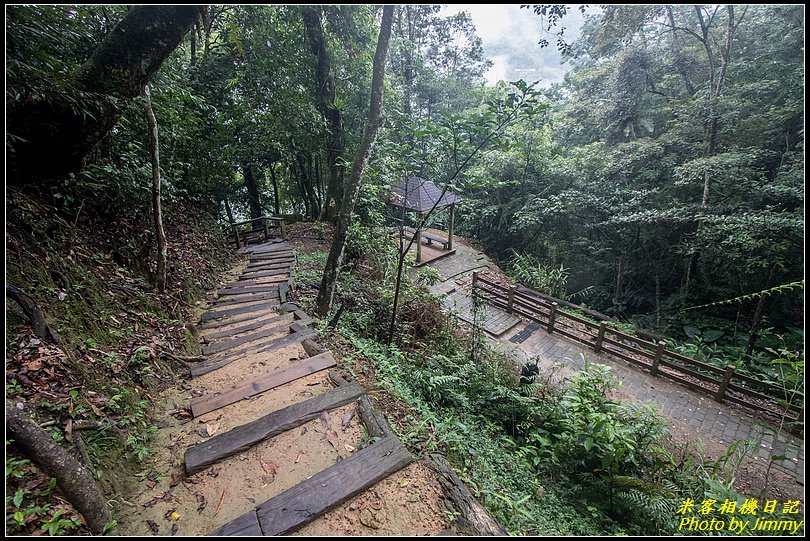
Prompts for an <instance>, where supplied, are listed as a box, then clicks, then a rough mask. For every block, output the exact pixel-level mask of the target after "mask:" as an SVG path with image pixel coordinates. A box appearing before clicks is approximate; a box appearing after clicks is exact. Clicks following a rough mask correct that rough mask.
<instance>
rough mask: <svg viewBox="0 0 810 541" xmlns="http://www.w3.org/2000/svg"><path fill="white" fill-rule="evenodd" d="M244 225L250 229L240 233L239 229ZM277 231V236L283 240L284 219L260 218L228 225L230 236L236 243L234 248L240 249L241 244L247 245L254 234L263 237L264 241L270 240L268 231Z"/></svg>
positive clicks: (284, 235)
mask: <svg viewBox="0 0 810 541" xmlns="http://www.w3.org/2000/svg"><path fill="white" fill-rule="evenodd" d="M245 225H250V229H245V230H242V231H240V228H241V227H242V226H245ZM271 228H274V229H278V230H279V236H280V237H281V238H282V239H283V238H286V233H285V230H284V219H283V218H278V217H276V216H261V217H259V218H254V219H252V220H245V221H243V222H234V223H232V224H231V225H230V234H231V235H232V236H233V237H232V238H233V239H234V240H235V241H236V247H237V248H241V247H242V245H243V244H245V245H246V244H247V243H248V242H249V241H250V240H251V237H255V236H256V234H259V235H262V234H263V236H264V240H267V239H269V238H270V229H271Z"/></svg>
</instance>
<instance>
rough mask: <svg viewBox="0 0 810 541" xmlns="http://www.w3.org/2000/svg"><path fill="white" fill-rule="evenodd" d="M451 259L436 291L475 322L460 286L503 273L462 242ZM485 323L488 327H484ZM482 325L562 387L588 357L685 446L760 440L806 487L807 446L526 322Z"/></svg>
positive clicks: (440, 266) (764, 456)
mask: <svg viewBox="0 0 810 541" xmlns="http://www.w3.org/2000/svg"><path fill="white" fill-rule="evenodd" d="M454 247H455V248H456V253H455V254H454V255H453V256H452V257H447V258H444V259H440V260H437V261H435V262H432V263H430V266H431V267H433V268H435V269H436V270H437V271H439V273H440V274H441V275H442V278H443V279H442V280H441V281H439V282H438V283H437V284H435V285H434V286H432V287H431V291H432V292H433V293H434V294H437V295H445V308H446V309H447V310H450V311H455V312H456V313H457V314H458V315H459V317H460V318H461V319H465V320H467V321H472V317H471V315H470V305H471V300H470V298H469V294H468V293H467V291H466V290H465V288H463V287H461V285H460V284H461V283H463V282H464V281H465V280H466V281H467V282H468V281H469V276H470V275H471V274H472V272H473V271H480V270H487V269H488V270H494V271H498V272H500V269H498V267H497V266H496V265H495V264H494V263H493V262H492V261H490V260H489V259H488V258H487V257H486V256H485V255H484V254H483V253H481V252H480V251H478V250H475V249H474V248H472V247H470V246H468V245H466V244H465V243H464V242H463V241H462V240H460V239H459V240H458V241H457V242H456V244H455V246H454ZM481 320H483V321H481ZM479 321H481V324H482V325H483V327H484V330H486V331H487V332H489V333H490V338H492V339H493V340H495V341H497V342H499V343H500V344H502V346H503V347H504V349H506V350H508V351H511V352H513V353H514V354H515V355H516V356H517V357H519V358H521V359H522V360H528V359H529V358H538V359H539V365H540V370H541V372H540V374H541V376H545V377H548V378H550V379H553V380H557V381H560V380H562V379H563V378H564V377H565V376H567V375H570V374H572V373H573V372H575V371H578V370H581V369H582V368H583V367H584V362H583V356H584V358H587V359H588V360H589V361H591V362H599V363H602V364H606V365H608V366H610V367H612V368H613V371H614V373H615V374H616V376H617V377H618V380H619V381H620V382H621V385H620V387H619V389H617V390H616V391H615V393H614V395H615V396H616V397H617V398H619V399H622V400H652V401H654V402H656V403H657V404H658V406H659V407H660V410H661V412H662V413H663V415H664V416H665V417H666V418H667V421H668V424H669V425H670V428H671V429H672V430H673V432H675V433H677V434H679V435H680V437H681V438H682V439H684V440H697V439H700V440H702V441H703V442H704V443H705V444H707V446H708V445H713V446H714V447H715V448H717V449H722V451H721V453H722V452H725V449H727V448H728V446H729V445H730V444H732V443H733V442H734V441H736V440H741V439H755V440H759V441H760V443H759V448H758V449H757V450H756V452H755V457H756V460H758V461H759V462H760V464H761V465H762V466H763V467H764V466H765V465H766V464H767V461H768V459H769V457H770V456H771V455H772V454H773V455H784V456H785V457H786V458H787V459H786V460H783V461H777V462H774V465H773V468H774V469H775V470H778V471H780V472H782V473H783V474H785V475H786V476H789V478H791V479H792V480H793V481H795V482H796V483H799V484H800V485H803V484H804V441H803V440H799V439H797V438H794V437H792V436H791V435H790V434H789V433H786V432H783V433H781V434H779V435H777V434H776V430H775V429H774V428H773V427H772V426H770V425H766V424H764V423H762V422H760V421H758V420H756V419H754V418H753V417H751V416H749V415H747V414H745V413H743V412H741V411H739V410H737V409H734V408H730V407H728V406H727V405H725V404H719V403H717V402H714V401H713V400H711V398H708V397H706V396H701V395H698V394H697V393H695V392H693V391H691V390H690V389H687V388H685V387H683V386H680V385H678V384H676V383H674V382H671V381H668V380H666V379H664V378H655V377H653V376H651V375H650V374H648V373H646V372H643V371H641V370H638V369H636V368H635V367H633V366H632V365H630V364H629V363H627V362H626V361H623V360H621V359H617V358H615V357H612V356H610V355H604V354H596V353H594V352H593V351H592V350H588V349H586V348H584V347H582V346H581V345H580V344H578V343H575V342H573V341H570V340H568V339H566V338H564V337H562V336H560V335H558V334H548V333H547V332H546V331H545V330H544V329H542V328H540V327H539V326H538V325H537V324H534V323H531V322H524V321H521V320H520V318H518V317H516V316H514V315H513V314H506V313H505V312H504V311H502V310H499V309H498V308H495V307H492V306H487V307H486V313H485V314H484V316H483V317H481V316H479Z"/></svg>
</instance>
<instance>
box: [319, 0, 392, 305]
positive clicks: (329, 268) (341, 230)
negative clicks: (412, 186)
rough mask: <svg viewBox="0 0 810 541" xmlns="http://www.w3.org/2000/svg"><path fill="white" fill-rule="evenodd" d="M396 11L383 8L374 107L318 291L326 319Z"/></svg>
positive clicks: (378, 105) (375, 121) (377, 123)
mask: <svg viewBox="0 0 810 541" xmlns="http://www.w3.org/2000/svg"><path fill="white" fill-rule="evenodd" d="M393 14H394V7H393V6H385V7H384V8H383V17H382V24H381V25H380V37H379V39H378V41H377V51H376V52H375V53H374V72H373V75H372V79H371V106H370V107H369V111H368V123H367V124H366V131H365V134H364V135H363V141H362V142H361V143H360V148H358V149H357V156H355V158H354V164H352V175H351V178H350V179H349V183H348V185H347V186H346V189H345V190H344V192H343V201H342V202H341V205H340V213H339V214H338V219H337V224H336V225H335V233H334V237H333V240H332V247H331V248H330V249H329V258H328V259H327V261H326V268H325V269H324V271H323V279H322V280H321V288H320V290H319V291H318V300H317V303H318V311H319V312H320V313H321V315H326V314H328V313H329V310H330V309H331V308H332V301H333V300H334V297H335V282H336V281H337V276H338V271H339V269H340V266H341V264H342V263H343V251H344V250H345V248H346V239H347V237H348V232H349V226H350V225H351V222H352V212H353V211H354V206H355V204H357V197H358V195H359V194H360V185H361V183H362V180H363V171H364V170H365V168H366V164H368V160H369V157H370V156H371V150H372V149H373V148H374V143H375V142H376V140H377V135H379V133H380V130H381V129H382V126H383V120H384V119H383V110H382V98H383V88H384V86H383V82H384V77H385V57H386V56H387V54H388V42H389V41H390V40H391V21H392V19H393Z"/></svg>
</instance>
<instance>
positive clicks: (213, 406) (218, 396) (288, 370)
mask: <svg viewBox="0 0 810 541" xmlns="http://www.w3.org/2000/svg"><path fill="white" fill-rule="evenodd" d="M332 366H335V358H334V357H333V356H332V353H331V352H329V351H327V352H325V353H321V354H320V355H315V356H314V357H309V358H308V359H304V360H303V361H299V362H297V363H295V364H293V365H290V366H285V367H284V368H279V369H278V370H274V371H272V372H270V373H268V374H265V375H263V376H259V377H257V378H254V379H251V380H247V381H243V382H241V383H237V384H235V385H231V386H229V387H225V388H224V389H221V390H219V391H216V392H213V393H209V394H206V395H203V396H200V397H198V398H194V399H192V400H191V413H192V414H194V417H199V416H200V415H203V414H205V413H208V412H211V411H214V410H217V409H219V408H224V407H225V406H227V405H229V404H233V403H234V402H239V401H240V400H244V399H246V398H250V397H251V396H256V395H257V394H261V393H263V392H265V391H269V390H270V389H274V388H276V387H279V386H280V385H284V384H285V383H289V382H291V381H295V380H297V379H298V378H302V377H304V376H308V375H310V374H314V373H315V372H320V371H321V370H325V369H327V368H330V367H332Z"/></svg>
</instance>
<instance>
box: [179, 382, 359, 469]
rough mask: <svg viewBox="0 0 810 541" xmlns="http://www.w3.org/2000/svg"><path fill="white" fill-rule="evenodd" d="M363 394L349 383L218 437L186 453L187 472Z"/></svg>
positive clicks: (357, 385)
mask: <svg viewBox="0 0 810 541" xmlns="http://www.w3.org/2000/svg"><path fill="white" fill-rule="evenodd" d="M364 393H365V390H364V389H363V387H362V386H361V385H360V384H359V383H351V384H349V385H344V386H342V387H338V388H336V389H332V390H331V391H328V392H326V393H323V394H321V395H318V396H316V397H313V398H310V399H309V400H305V401H304V402H299V403H297V404H292V405H291V406H287V407H286V408H283V409H280V410H278V411H274V412H273V413H269V414H267V415H265V416H263V417H260V418H259V419H256V420H255V421H252V422H250V423H247V424H244V425H242V426H238V427H236V428H234V429H232V430H229V431H228V432H225V433H223V434H218V435H216V436H214V437H213V438H211V439H209V440H207V441H204V442H202V443H199V444H197V445H195V446H194V447H191V448H189V449H188V450H187V451H186V454H185V463H186V472H188V474H189V475H192V474H194V473H196V472H198V471H200V470H203V469H205V468H207V467H208V466H210V465H212V464H215V463H216V462H218V461H220V460H222V459H224V458H227V457H229V456H231V455H234V454H236V453H239V452H240V451H244V450H245V449H249V448H250V447H252V446H253V445H255V444H257V443H258V442H260V441H262V440H265V439H267V438H270V437H272V436H275V435H276V434H280V433H282V432H284V431H285V430H289V429H291V428H295V427H297V426H301V425H302V424H304V423H306V422H308V421H311V420H313V419H316V418H317V417H318V415H320V414H321V412H323V411H328V410H332V409H335V408H339V407H340V406H343V405H345V404H348V403H349V402H351V401H353V400H355V399H357V398H359V397H360V396H362V395H363V394H364Z"/></svg>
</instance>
